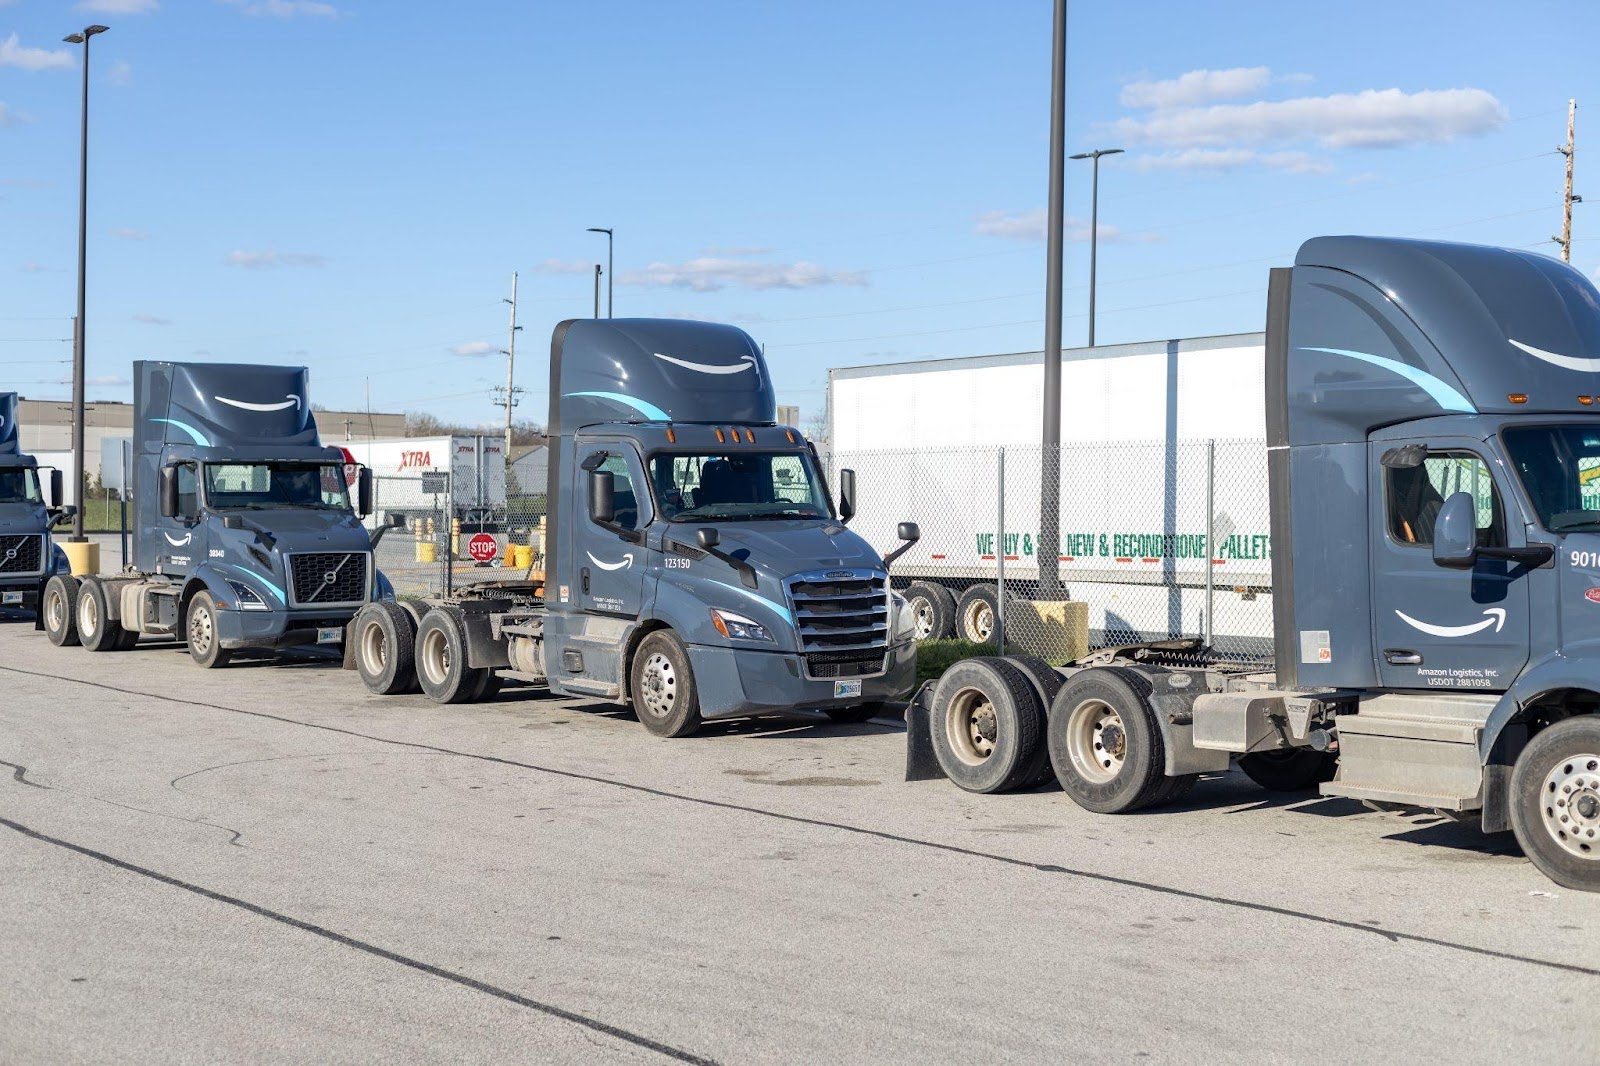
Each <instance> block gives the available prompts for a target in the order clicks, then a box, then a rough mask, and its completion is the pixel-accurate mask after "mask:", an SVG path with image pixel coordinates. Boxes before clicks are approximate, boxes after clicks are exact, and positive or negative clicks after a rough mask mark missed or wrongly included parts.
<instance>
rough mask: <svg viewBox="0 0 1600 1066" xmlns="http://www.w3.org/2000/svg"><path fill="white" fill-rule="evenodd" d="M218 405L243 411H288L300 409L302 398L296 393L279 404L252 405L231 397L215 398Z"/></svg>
mask: <svg viewBox="0 0 1600 1066" xmlns="http://www.w3.org/2000/svg"><path fill="white" fill-rule="evenodd" d="M211 398H212V399H213V400H215V401H217V402H218V403H225V404H227V405H228V406H229V407H237V408H238V409H239V410H241V411H287V410H288V409H289V408H291V407H293V408H294V409H295V410H297V411H298V410H299V409H300V397H299V396H298V395H297V394H295V393H292V392H291V393H286V394H285V395H284V398H283V400H282V401H281V402H279V403H251V402H249V401H248V400H235V399H233V398H232V397H229V396H213V397H211Z"/></svg>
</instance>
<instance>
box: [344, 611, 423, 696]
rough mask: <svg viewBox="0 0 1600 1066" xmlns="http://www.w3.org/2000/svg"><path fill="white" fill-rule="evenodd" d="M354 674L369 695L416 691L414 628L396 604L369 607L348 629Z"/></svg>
mask: <svg viewBox="0 0 1600 1066" xmlns="http://www.w3.org/2000/svg"><path fill="white" fill-rule="evenodd" d="M348 639H349V641H350V644H351V646H352V648H353V649H354V654H355V663H356V672H357V673H359V674H360V675H361V681H362V684H364V685H366V686H367V691H368V692H375V693H377V694H378V695H380V696H398V695H401V694H402V693H406V692H415V691H416V690H417V669H416V641H417V624H416V622H415V621H414V620H413V618H412V616H411V612H410V611H407V610H406V609H405V608H404V607H401V606H400V605H399V604H397V603H394V602H392V601H388V600H379V601H377V602H375V603H369V604H367V605H366V606H365V607H363V608H361V610H360V612H359V613H357V614H356V617H355V621H354V622H352V623H351V625H350V636H349V638H348Z"/></svg>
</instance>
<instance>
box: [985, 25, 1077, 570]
mask: <svg viewBox="0 0 1600 1066" xmlns="http://www.w3.org/2000/svg"><path fill="white" fill-rule="evenodd" d="M1055 7H1056V11H1055V24H1054V27H1053V30H1052V40H1053V47H1052V48H1051V62H1050V195H1049V198H1048V202H1047V204H1046V206H1047V208H1048V209H1049V228H1048V232H1047V233H1046V234H1045V237H1046V241H1047V245H1046V249H1045V283H1044V434H1043V441H1042V443H1043V446H1044V447H1043V451H1044V454H1043V455H1042V456H1041V459H1042V460H1043V461H1042V462H1041V463H1040V464H1039V465H1040V468H1041V475H1042V476H1041V481H1042V483H1041V485H1040V486H1039V488H1040V494H1039V501H1040V504H1041V505H1042V506H1041V507H1040V513H1039V519H1040V522H1039V527H1040V528H1039V587H1040V590H1041V591H1042V592H1043V593H1044V595H1045V596H1046V597H1054V596H1058V595H1060V592H1061V579H1060V563H1059V559H1060V554H1061V553H1060V542H1061V255H1062V248H1061V243H1062V232H1061V230H1062V226H1063V224H1064V222H1065V219H1066V143H1067V0H1056V5H1055ZM1001 532H1002V533H1003V532H1004V531H1003V530H1002V531H1001Z"/></svg>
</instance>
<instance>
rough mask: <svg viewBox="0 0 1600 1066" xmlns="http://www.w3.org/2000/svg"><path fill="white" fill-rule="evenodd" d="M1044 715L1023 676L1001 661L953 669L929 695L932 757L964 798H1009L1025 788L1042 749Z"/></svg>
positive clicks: (967, 663)
mask: <svg viewBox="0 0 1600 1066" xmlns="http://www.w3.org/2000/svg"><path fill="white" fill-rule="evenodd" d="M1043 724H1044V713H1043V711H1042V710H1041V709H1040V705H1039V696H1038V694H1037V693H1036V692H1035V691H1034V688H1033V683H1032V682H1031V681H1029V680H1028V677H1027V675H1026V674H1024V673H1023V672H1022V671H1021V670H1018V669H1017V668H1016V667H1015V666H1013V665H1012V664H1011V663H1010V662H1009V661H1007V660H1005V659H999V658H992V657H986V658H981V659H965V660H963V661H961V662H958V663H956V664H955V665H954V666H952V667H950V669H948V670H946V671H945V672H944V676H942V677H941V678H939V684H938V686H937V687H936V688H935V689H934V691H933V713H932V715H931V721H930V725H931V726H932V728H931V729H930V730H929V731H930V732H931V733H932V735H933V753H934V756H935V757H936V758H937V759H938V760H939V766H940V768H941V769H942V770H944V774H945V776H946V777H948V778H949V779H950V780H951V781H954V782H955V783H956V785H957V786H958V787H960V788H964V789H966V790H967V791H968V792H982V793H989V792H1009V791H1011V790H1012V789H1016V788H1022V787H1024V786H1026V785H1028V784H1029V775H1030V774H1032V773H1035V772H1036V770H1035V767H1036V766H1037V762H1038V752H1039V749H1040V748H1041V747H1043V745H1044V735H1043V730H1042V728H1041V727H1042V726H1043Z"/></svg>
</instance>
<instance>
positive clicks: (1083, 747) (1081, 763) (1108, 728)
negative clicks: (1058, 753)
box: [1067, 699, 1128, 784]
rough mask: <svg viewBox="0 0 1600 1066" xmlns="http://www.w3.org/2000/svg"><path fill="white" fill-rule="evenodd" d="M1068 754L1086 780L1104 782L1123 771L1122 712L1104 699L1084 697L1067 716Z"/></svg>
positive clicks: (1125, 751) (1125, 742)
mask: <svg viewBox="0 0 1600 1066" xmlns="http://www.w3.org/2000/svg"><path fill="white" fill-rule="evenodd" d="M1067 756H1068V758H1070V759H1071V760H1072V766H1073V769H1075V770H1076V771H1077V772H1078V775H1079V776H1080V777H1082V778H1083V779H1084V780H1086V781H1093V782H1094V783H1096V784H1103V783H1104V782H1106V781H1111V780H1113V779H1115V778H1116V776H1117V775H1118V774H1120V773H1121V772H1122V766H1123V763H1124V762H1126V760H1127V757H1128V732H1127V729H1126V728H1125V727H1124V726H1123V723H1122V716H1121V715H1119V714H1118V713H1117V712H1116V711H1115V710H1114V709H1113V708H1112V707H1111V705H1110V704H1108V703H1106V702H1105V701H1104V700H1093V699H1090V700H1084V701H1083V702H1082V703H1080V704H1078V705H1077V706H1076V707H1074V708H1072V713H1071V714H1070V715H1068V716H1067Z"/></svg>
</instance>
